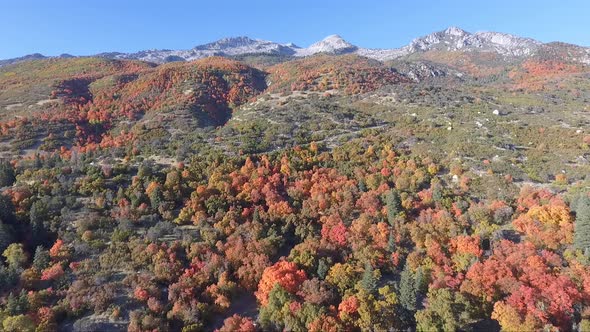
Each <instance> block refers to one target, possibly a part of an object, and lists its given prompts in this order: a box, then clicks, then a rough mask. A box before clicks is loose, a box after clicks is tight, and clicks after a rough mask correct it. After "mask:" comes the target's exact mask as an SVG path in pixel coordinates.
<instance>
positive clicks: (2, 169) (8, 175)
mask: <svg viewBox="0 0 590 332" xmlns="http://www.w3.org/2000/svg"><path fill="white" fill-rule="evenodd" d="M14 181H16V177H15V174H14V168H12V165H10V163H8V162H6V161H3V162H0V187H6V186H11V185H12V184H13V183H14Z"/></svg>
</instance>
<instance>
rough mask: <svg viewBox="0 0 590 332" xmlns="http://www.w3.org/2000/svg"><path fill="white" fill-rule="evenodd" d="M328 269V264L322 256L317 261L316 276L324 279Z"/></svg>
mask: <svg viewBox="0 0 590 332" xmlns="http://www.w3.org/2000/svg"><path fill="white" fill-rule="evenodd" d="M329 270H330V266H329V265H328V263H327V262H326V260H325V259H324V258H321V259H320V261H319V263H318V270H317V272H318V276H319V277H320V279H322V280H323V279H326V276H327V275H328V271H329Z"/></svg>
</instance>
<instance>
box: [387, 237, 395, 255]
mask: <svg viewBox="0 0 590 332" xmlns="http://www.w3.org/2000/svg"><path fill="white" fill-rule="evenodd" d="M387 251H389V252H391V253H393V252H394V251H395V236H394V235H393V232H392V233H389V239H388V240H387Z"/></svg>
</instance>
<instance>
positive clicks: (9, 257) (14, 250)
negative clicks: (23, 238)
mask: <svg viewBox="0 0 590 332" xmlns="http://www.w3.org/2000/svg"><path fill="white" fill-rule="evenodd" d="M2 256H4V258H6V262H7V263H8V266H9V267H12V268H20V267H23V266H24V265H25V263H26V262H27V253H26V252H25V250H24V249H23V245H22V244H20V243H13V244H11V245H9V246H8V248H6V250H4V252H3V253H2Z"/></svg>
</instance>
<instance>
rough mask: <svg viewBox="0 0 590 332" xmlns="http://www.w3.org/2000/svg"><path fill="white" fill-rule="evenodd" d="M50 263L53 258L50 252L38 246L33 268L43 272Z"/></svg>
mask: <svg viewBox="0 0 590 332" xmlns="http://www.w3.org/2000/svg"><path fill="white" fill-rule="evenodd" d="M50 262H51V257H50V256H49V251H47V250H45V249H43V247H41V246H38V247H37V249H35V256H33V267H35V268H36V269H38V270H43V269H45V268H46V267H47V266H49V263H50Z"/></svg>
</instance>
